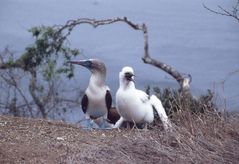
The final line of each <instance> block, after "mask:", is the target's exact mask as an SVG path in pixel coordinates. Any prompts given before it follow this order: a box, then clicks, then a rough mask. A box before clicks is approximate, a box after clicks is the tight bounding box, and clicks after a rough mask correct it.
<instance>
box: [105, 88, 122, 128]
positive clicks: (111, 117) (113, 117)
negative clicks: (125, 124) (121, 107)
mask: <svg viewBox="0 0 239 164" xmlns="http://www.w3.org/2000/svg"><path fill="white" fill-rule="evenodd" d="M105 103H106V107H107V109H108V117H107V119H108V121H109V122H110V123H112V124H115V123H116V122H117V121H118V120H119V119H120V115H119V113H118V112H117V110H116V108H115V107H111V105H112V96H111V94H110V91H109V90H107V91H106V95H105Z"/></svg>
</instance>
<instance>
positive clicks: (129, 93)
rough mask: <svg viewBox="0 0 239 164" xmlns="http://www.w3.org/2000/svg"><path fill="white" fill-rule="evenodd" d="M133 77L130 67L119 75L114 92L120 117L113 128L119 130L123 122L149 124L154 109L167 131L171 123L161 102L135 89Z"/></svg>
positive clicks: (125, 68) (153, 96) (152, 118)
mask: <svg viewBox="0 0 239 164" xmlns="http://www.w3.org/2000/svg"><path fill="white" fill-rule="evenodd" d="M134 76H135V75H134V70H133V68H131V67H124V68H123V69H122V70H121V72H120V73H119V82H120V86H119V89H118V90H117V92H116V108H117V110H118V113H119V114H120V116H121V117H120V119H119V120H118V121H117V122H116V124H115V125H114V128H119V127H120V126H121V124H122V123H123V122H124V121H130V122H134V123H151V122H153V120H154V109H155V110H156V111H157V113H158V115H159V117H160V119H161V121H162V123H163V126H164V128H165V129H168V128H169V127H170V126H171V123H170V121H169V120H168V116H167V115H166V112H165V110H164V108H163V106H162V103H161V101H160V100H159V99H158V98H157V97H156V96H155V95H152V96H151V97H150V96H149V95H147V94H146V93H145V92H143V91H141V90H138V89H136V88H135V83H134Z"/></svg>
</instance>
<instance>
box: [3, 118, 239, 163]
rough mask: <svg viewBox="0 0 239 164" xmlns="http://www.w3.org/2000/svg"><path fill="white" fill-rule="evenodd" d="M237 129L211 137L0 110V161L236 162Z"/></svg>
mask: <svg viewBox="0 0 239 164" xmlns="http://www.w3.org/2000/svg"><path fill="white" fill-rule="evenodd" d="M224 131H225V130H224ZM238 131H239V130H238V129H237V130H235V129H231V130H226V132H225V134H226V135H225V136H226V137H224V138H220V137H217V138H216V139H215V138H210V137H208V138H202V137H203V135H202V137H198V136H194V137H192V136H191V135H189V134H188V132H186V131H183V130H182V131H181V132H182V133H180V134H177V133H175V132H174V133H173V132H164V131H162V130H158V129H152V130H145V129H142V130H139V129H133V130H126V129H121V130H118V129H115V130H84V129H81V128H79V127H77V126H76V125H69V124H65V123H63V122H57V121H47V120H41V119H30V118H18V117H11V116H0V163H135V164H136V163H137V164H140V163H150V164H151V163H238V161H239V133H238Z"/></svg>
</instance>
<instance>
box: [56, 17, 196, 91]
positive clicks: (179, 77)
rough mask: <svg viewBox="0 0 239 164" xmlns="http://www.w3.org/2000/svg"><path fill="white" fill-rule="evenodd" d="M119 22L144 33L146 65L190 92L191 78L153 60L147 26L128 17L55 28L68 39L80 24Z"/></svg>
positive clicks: (80, 22)
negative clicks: (161, 71)
mask: <svg viewBox="0 0 239 164" xmlns="http://www.w3.org/2000/svg"><path fill="white" fill-rule="evenodd" d="M117 22H122V23H126V24H127V25H129V26H130V27H131V28H133V29H134V30H139V31H142V32H143V36H144V56H143V57H142V60H143V62H144V63H146V64H150V65H153V66H155V67H157V68H160V69H161V70H163V71H165V72H166V73H168V74H169V75H171V76H172V77H173V78H174V79H176V81H177V82H178V83H179V85H180V87H181V89H182V90H183V91H189V90H190V82H191V76H190V75H188V76H184V75H183V74H181V73H179V72H178V71H177V70H176V69H174V68H173V67H171V66H170V65H168V64H166V63H163V62H161V61H160V60H156V59H153V58H151V56H150V54H149V48H148V30H147V26H146V24H144V23H143V24H135V23H133V22H131V21H129V20H128V19H127V17H123V18H115V19H105V20H95V19H89V18H82V19H77V20H70V21H68V22H67V23H66V24H65V25H63V26H55V27H57V28H59V29H58V33H63V32H64V31H66V32H65V35H64V36H63V38H66V37H67V36H68V35H70V33H71V31H72V30H73V28H74V27H75V26H77V25H80V24H89V25H92V26H93V27H95V28H96V27H98V26H102V25H109V24H113V23H117Z"/></svg>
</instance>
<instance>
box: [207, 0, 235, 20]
mask: <svg viewBox="0 0 239 164" xmlns="http://www.w3.org/2000/svg"><path fill="white" fill-rule="evenodd" d="M203 7H204V8H205V9H207V10H208V11H210V12H212V13H215V14H218V15H223V16H228V17H233V18H235V19H236V20H237V21H238V22H239V15H238V7H239V0H237V2H236V4H235V5H234V6H233V7H232V10H231V11H229V10H227V9H225V8H223V7H222V6H220V5H218V6H217V7H218V9H219V10H213V9H211V8H209V7H207V6H206V5H205V4H203Z"/></svg>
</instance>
